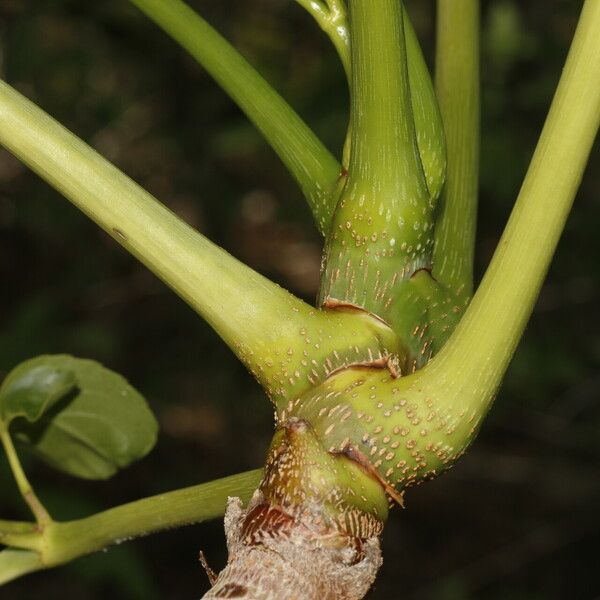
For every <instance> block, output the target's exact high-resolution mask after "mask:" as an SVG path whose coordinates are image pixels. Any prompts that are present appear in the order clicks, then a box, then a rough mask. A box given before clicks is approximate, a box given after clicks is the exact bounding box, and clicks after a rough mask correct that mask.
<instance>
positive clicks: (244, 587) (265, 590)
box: [204, 492, 382, 600]
mask: <svg viewBox="0 0 600 600" xmlns="http://www.w3.org/2000/svg"><path fill="white" fill-rule="evenodd" d="M225 533H226V535H227V548H228V551H229V562H228V564H227V566H226V567H225V569H224V570H223V571H222V572H221V574H220V575H219V577H218V579H217V581H216V583H215V585H214V587H213V588H212V589H211V590H210V591H209V592H208V593H207V594H206V595H205V596H204V598H207V599H225V598H239V599H240V600H360V599H361V598H363V597H364V595H365V594H366V593H367V591H368V590H369V588H370V587H371V585H372V583H373V581H374V580H375V576H376V574H377V571H378V569H379V567H380V566H381V563H382V559H381V551H380V548H379V538H378V537H377V536H374V537H371V538H368V539H360V538H356V537H352V536H347V535H344V534H342V533H341V532H339V531H335V530H331V531H330V532H329V533H318V532H315V531H312V530H311V529H310V524H307V523H303V522H299V521H297V520H296V519H295V518H294V517H293V516H291V515H289V514H287V513H285V512H284V511H282V510H281V509H278V508H274V507H270V506H268V505H266V504H265V502H264V496H263V494H262V493H261V492H257V493H256V494H255V496H254V498H253V499H252V501H251V502H250V505H249V506H248V508H247V509H245V510H244V509H243V508H242V504H241V501H240V500H239V499H238V498H230V500H229V505H228V507H227V513H226V515H225Z"/></svg>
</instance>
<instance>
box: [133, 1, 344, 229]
mask: <svg viewBox="0 0 600 600" xmlns="http://www.w3.org/2000/svg"><path fill="white" fill-rule="evenodd" d="M131 1H132V2H133V4H135V5H136V6H137V7H138V8H139V9H140V10H142V11H143V12H144V13H145V14H146V15H147V16H148V17H150V18H151V19H152V20H153V21H155V22H156V23H157V25H159V26H160V27H161V28H163V29H164V30H165V31H166V32H167V33H168V34H169V35H170V36H172V37H173V38H174V39H175V40H176V41H177V42H178V43H179V44H181V45H182V46H183V47H184V48H185V49H186V50H187V51H188V52H189V53H190V54H191V55H192V56H193V57H194V58H195V59H196V60H197V61H198V62H199V63H200V64H201V65H202V66H203V67H204V68H205V69H206V70H207V71H208V72H209V73H210V74H211V76H212V77H213V78H214V79H215V80H216V81H217V82H218V83H219V85H220V86H221V87H222V88H223V89H224V90H225V91H226V92H227V93H228V94H229V95H230V96H231V97H232V99H233V100H234V101H235V102H236V103H237V104H238V105H239V107H240V108H241V109H242V110H243V111H244V112H245V113H246V115H247V116H248V118H249V119H250V120H251V121H252V122H253V123H254V124H255V125H256V127H257V128H258V129H259V130H260V132H261V133H262V134H263V135H264V137H265V139H266V140H267V142H268V143H269V144H270V145H271V146H272V147H273V149H274V150H275V152H277V154H278V155H279V157H280V158H281V160H282V161H283V162H284V164H285V165H286V167H287V168H288V169H289V171H290V172H291V173H292V175H293V176H294V177H295V179H296V181H297V182H298V184H299V185H300V188H301V189H302V191H303V192H304V195H305V196H306V199H307V200H308V203H309V205H310V207H311V210H312V212H313V215H314V217H315V221H316V223H317V226H318V227H319V230H320V231H321V232H322V233H325V232H326V231H327V225H328V223H329V221H330V219H331V213H332V210H333V208H334V207H335V202H334V201H332V198H331V194H332V192H333V190H334V188H335V184H336V182H337V179H338V177H339V175H340V171H341V167H340V165H339V163H338V161H337V160H336V159H335V158H334V157H333V156H332V154H331V153H330V152H329V151H328V150H327V149H326V148H325V146H323V144H322V143H321V142H320V140H319V139H318V138H317V137H316V136H315V134H314V133H313V132H312V131H311V129H310V128H309V127H308V126H307V125H306V124H305V123H304V122H303V121H302V119H301V118H300V117H299V116H298V115H297V114H296V113H295V112H294V111H293V110H292V108H291V107H290V106H289V105H288V104H287V103H286V102H285V100H283V98H281V96H279V94H277V92H275V90H273V88H272V87H271V86H270V85H269V84H268V83H267V82H266V81H265V80H264V79H263V78H262V77H261V76H260V75H259V74H258V73H257V72H256V71H255V70H254V68H253V67H252V66H251V65H250V64H248V62H247V61H246V60H245V59H244V58H243V57H242V56H241V55H240V54H239V53H238V52H237V50H235V49H234V48H233V47H232V46H231V45H230V44H229V43H228V42H227V41H226V40H225V39H224V38H223V37H222V36H221V35H219V34H218V33H217V32H216V31H215V30H214V29H213V28H212V27H211V26H210V25H209V24H208V23H207V22H206V21H205V20H204V19H202V18H201V17H200V16H199V15H198V14H196V13H195V12H194V11H193V10H192V9H191V8H189V6H187V5H186V4H185V3H183V2H181V1H180V0H170V1H169V2H165V1H164V0H131Z"/></svg>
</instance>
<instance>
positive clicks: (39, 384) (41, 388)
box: [0, 358, 77, 424]
mask: <svg viewBox="0 0 600 600" xmlns="http://www.w3.org/2000/svg"><path fill="white" fill-rule="evenodd" d="M76 383H77V381H76V378H75V373H73V371H71V370H68V369H65V368H64V367H63V366H60V365H57V364H55V363H49V362H46V361H44V359H40V358H34V359H31V360H27V361H25V362H23V363H21V364H20V365H18V366H17V367H15V368H14V369H13V370H12V371H11V372H10V373H9V374H8V375H7V376H6V378H5V379H4V381H3V382H2V386H1V387H0V418H1V419H2V420H3V421H4V423H5V424H8V423H10V421H12V420H13V419H14V418H16V417H25V418H26V419H27V420H28V421H30V422H34V421H37V420H38V419H39V418H40V416H41V415H42V413H44V412H45V411H46V410H48V409H49V408H51V407H52V405H53V404H55V403H56V402H58V401H59V400H60V399H61V398H64V397H65V396H66V395H67V394H68V393H69V392H70V391H72V390H73V388H74V387H75V385H76Z"/></svg>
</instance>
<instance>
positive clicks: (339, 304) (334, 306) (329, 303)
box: [321, 297, 391, 329]
mask: <svg viewBox="0 0 600 600" xmlns="http://www.w3.org/2000/svg"><path fill="white" fill-rule="evenodd" d="M321 308H325V309H327V310H341V311H345V312H361V313H364V314H366V315H369V316H370V317H373V318H374V319H377V321H379V322H380V323H383V324H384V325H386V326H387V327H390V324H389V323H388V322H387V321H386V320H385V319H382V318H381V317H380V316H379V315H376V314H375V313H372V312H370V311H368V310H367V309H366V308H364V307H362V306H360V305H358V304H352V302H345V301H343V300H336V299H335V298H329V297H328V298H325V300H323V303H322V304H321ZM390 329H391V327H390Z"/></svg>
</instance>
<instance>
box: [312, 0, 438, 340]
mask: <svg viewBox="0 0 600 600" xmlns="http://www.w3.org/2000/svg"><path fill="white" fill-rule="evenodd" d="M403 13H404V9H403V6H402V3H401V2H398V1H397V0H352V2H350V31H351V38H352V39H351V45H352V82H351V89H352V94H351V131H352V144H351V146H352V147H351V156H350V164H349V171H348V179H347V182H346V186H345V189H344V191H343V193H342V195H341V197H340V201H339V202H338V206H337V208H336V212H335V214H334V220H333V223H332V227H331V235H330V237H329V238H328V240H327V246H326V249H325V268H324V269H323V273H322V280H321V282H322V285H321V291H320V297H319V301H320V302H321V303H322V304H324V305H326V306H335V305H346V304H351V305H354V306H358V307H360V308H362V309H364V310H366V311H368V312H371V313H373V314H375V315H377V316H378V317H380V318H381V319H383V320H385V321H386V322H388V323H390V325H391V326H392V328H393V329H394V331H395V332H396V333H397V334H398V335H399V337H400V338H401V339H402V340H403V341H404V342H405V343H407V342H408V337H409V336H410V333H409V332H407V331H405V330H404V328H403V325H402V324H401V323H400V322H399V321H398V319H399V318H401V317H402V310H403V307H402V306H398V305H397V304H396V302H395V301H396V299H397V298H398V289H399V288H400V287H401V286H402V285H404V284H406V282H407V281H408V280H409V279H410V278H411V277H412V275H413V274H414V273H415V271H417V270H419V269H423V268H426V269H427V268H429V267H430V266H431V255H432V248H433V218H434V215H433V213H434V207H435V197H433V196H432V195H431V193H430V190H429V189H428V186H427V181H426V178H425V172H424V169H423V163H422V161H421V156H420V152H419V147H418V144H417V132H416V129H415V119H414V114H413V108H412V101H413V98H412V97H411V85H410V83H411V82H410V81H409V70H408V66H407V54H406V53H407V47H406V43H405V26H404V16H403ZM411 39H412V40H413V41H412V43H413V46H414V48H415V52H416V51H418V42H417V40H416V37H414V34H413V37H412V38H411ZM419 57H420V60H421V63H419V60H418V59H419ZM415 64H416V65H417V67H418V65H419V64H422V65H423V69H424V70H419V69H420V68H417V71H418V77H417V78H416V81H415V84H416V87H417V89H418V91H419V94H418V95H417V96H415V100H417V99H420V98H423V99H429V100H432V99H433V91H432V87H431V82H430V81H429V80H428V75H427V70H426V67H425V66H424V62H423V61H422V55H420V53H419V54H415ZM418 104H419V115H420V116H421V117H422V118H423V121H426V120H427V117H429V120H430V121H431V122H435V121H436V118H437V119H438V122H439V113H438V111H437V108H436V106H435V101H433V102H430V103H428V102H421V103H418ZM424 107H425V108H428V109H429V112H428V111H427V110H425V109H424ZM434 130H436V129H435V127H434V128H433V129H429V130H428V132H431V131H434ZM439 132H440V135H439V136H437V137H436V140H431V141H432V142H437V143H439V146H436V145H435V143H432V144H431V146H432V147H433V148H443V136H441V127H440V128H439ZM436 135H437V134H436ZM427 139H429V138H428V137H427ZM432 152H433V153H434V154H435V152H434V151H432ZM434 159H435V160H433V161H431V162H430V163H428V164H430V165H433V164H437V165H438V168H439V169H440V171H439V173H437V174H436V175H437V176H439V175H442V179H443V170H444V169H443V165H445V157H443V156H439V155H437V156H435V157H434ZM436 161H437V162H436ZM438 179H439V177H438ZM439 185H441V183H440V184H439ZM418 308H419V309H420V311H421V312H423V310H425V309H426V306H424V305H423V306H420V307H418Z"/></svg>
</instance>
